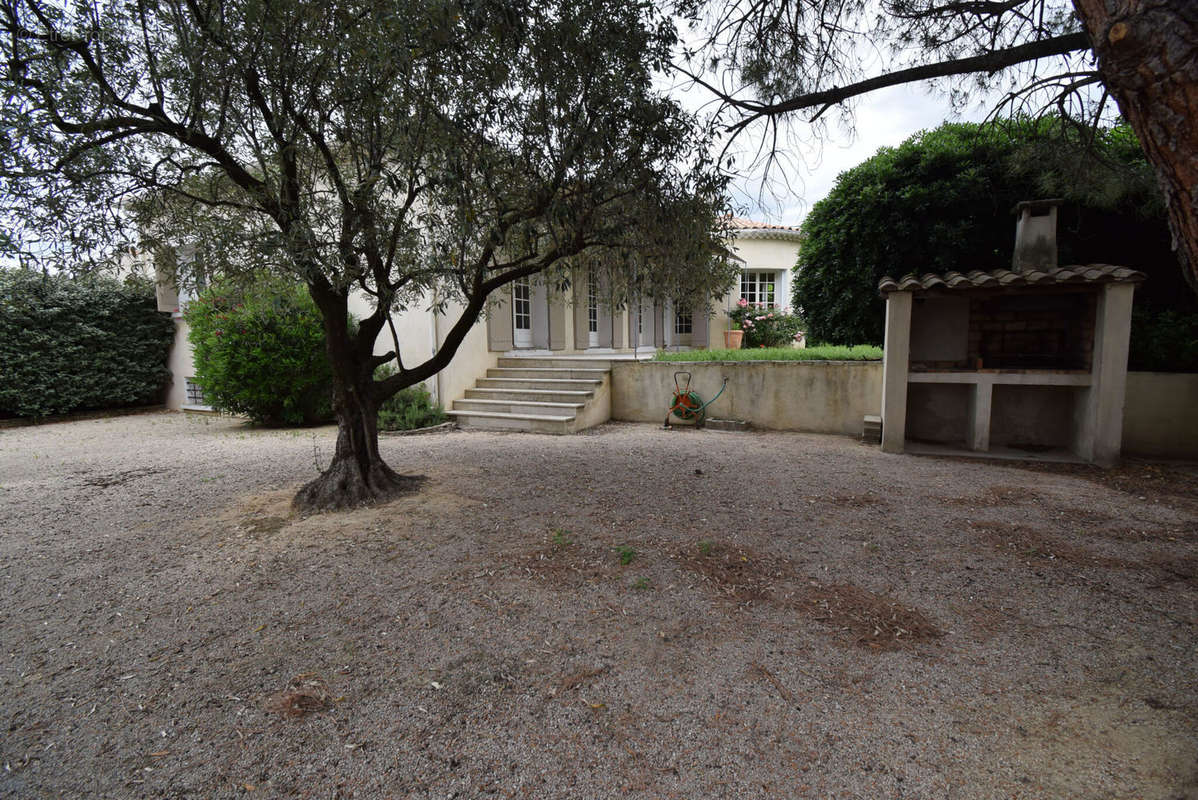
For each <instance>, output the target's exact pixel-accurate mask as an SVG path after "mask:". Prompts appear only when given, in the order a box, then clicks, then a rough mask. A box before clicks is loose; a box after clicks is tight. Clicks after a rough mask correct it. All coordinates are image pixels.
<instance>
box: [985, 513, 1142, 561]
mask: <svg viewBox="0 0 1198 800" xmlns="http://www.w3.org/2000/svg"><path fill="white" fill-rule="evenodd" d="M968 525H969V527H970V528H971V529H973V530H974V531H976V532H977V533H978V534H979V536H980V537H981V539H982V541H984V542H986V543H987V544H988V545H990V546H991V547H993V548H995V549H996V550H998V551H999V552H1001V553H1004V554H1006V555H1009V556H1013V557H1015V558H1019V559H1022V560H1025V561H1029V560H1034V561H1037V562H1058V563H1061V564H1071V565H1073V566H1082V567H1102V568H1107V569H1136V568H1138V567H1141V566H1142V565H1141V564H1139V563H1138V562H1135V561H1131V560H1128V559H1125V558H1115V557H1111V556H1104V555H1100V554H1098V553H1095V552H1093V551H1091V550H1087V549H1086V548H1084V547H1079V546H1078V545H1076V544H1070V543H1065V542H1063V541H1061V540H1060V539H1058V538H1056V537H1055V536H1053V535H1052V534H1049V533H1046V532H1045V531H1042V530H1039V529H1037V528H1034V527H1032V526H1030V525H1023V524H1019V523H1011V522H986V521H981V522H970V523H968Z"/></svg>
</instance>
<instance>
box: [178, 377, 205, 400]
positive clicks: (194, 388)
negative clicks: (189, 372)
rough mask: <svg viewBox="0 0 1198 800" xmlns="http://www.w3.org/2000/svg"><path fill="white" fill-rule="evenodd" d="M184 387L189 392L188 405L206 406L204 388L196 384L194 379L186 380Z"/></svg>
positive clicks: (184, 380)
mask: <svg viewBox="0 0 1198 800" xmlns="http://www.w3.org/2000/svg"><path fill="white" fill-rule="evenodd" d="M183 383H184V386H185V388H186V390H187V405H189V406H206V405H208V404H207V403H205V402H204V387H202V386H200V385H199V384H198V383H196V382H195V379H193V378H184V379H183Z"/></svg>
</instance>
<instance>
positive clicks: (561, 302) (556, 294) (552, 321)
mask: <svg viewBox="0 0 1198 800" xmlns="http://www.w3.org/2000/svg"><path fill="white" fill-rule="evenodd" d="M548 295H549V349H550V350H565V349H566V326H567V325H569V324H570V323H569V322H567V321H566V320H567V319H568V318H569V316H570V311H569V308H568V306H569V298H568V297H567V296H566V293H565V292H564V291H561V290H560V289H551V290H549V292H548Z"/></svg>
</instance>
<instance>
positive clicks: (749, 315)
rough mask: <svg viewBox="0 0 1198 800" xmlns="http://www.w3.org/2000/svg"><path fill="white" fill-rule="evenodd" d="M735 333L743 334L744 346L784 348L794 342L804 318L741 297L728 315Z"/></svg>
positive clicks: (801, 327) (742, 343)
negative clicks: (742, 332)
mask: <svg viewBox="0 0 1198 800" xmlns="http://www.w3.org/2000/svg"><path fill="white" fill-rule="evenodd" d="M728 317H729V318H730V319H731V320H732V325H733V327H734V328H735V329H736V330H739V331H744V333H745V336H744V340H743V341H742V342H741V345H742V346H743V347H758V348H760V347H787V346H789V345H791V344H793V343H794V342H795V340H796V339H797V338H798V336H799V331H800V330H802V329H803V318H802V317H799V316H796V315H794V314H791V313H789V309H787V310H786V311H780V310H778V309H774V308H767V307H766V305H765V303H750V302H749V301H748V300H746V299H744V298H743V297H742V298H741V299H740V300H737V301H736V307H735V308H733V309H732V310H731V311H730V312H728Z"/></svg>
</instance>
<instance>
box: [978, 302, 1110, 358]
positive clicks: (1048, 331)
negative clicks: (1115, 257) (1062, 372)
mask: <svg viewBox="0 0 1198 800" xmlns="http://www.w3.org/2000/svg"><path fill="white" fill-rule="evenodd" d="M1096 301H1097V294H1095V293H1094V292H1086V293H1078V292H1074V293H1068V294H1019V295H995V296H991V297H976V298H973V299H972V300H971V301H970V304H969V345H968V352H969V363H970V364H977V360H978V359H981V364H982V368H983V369H1000V368H1022V369H1089V368H1090V360H1091V356H1092V354H1093V351H1094V315H1095V309H1096V307H1097V302H1096Z"/></svg>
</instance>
